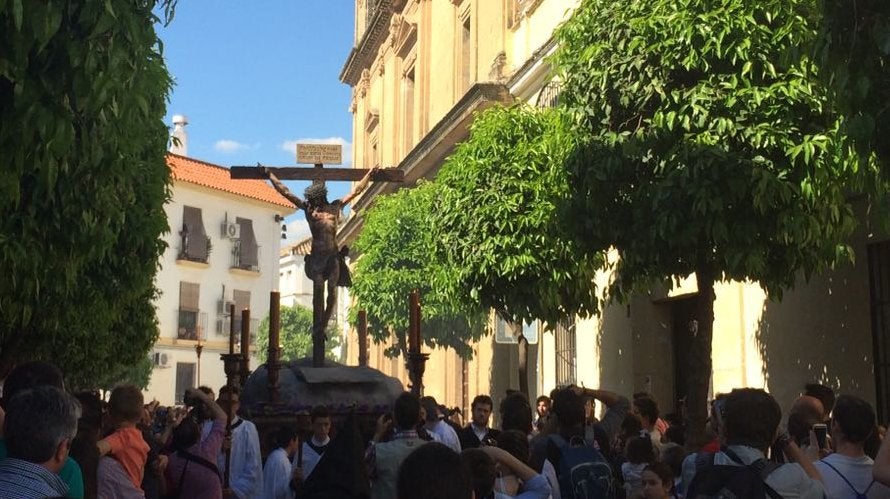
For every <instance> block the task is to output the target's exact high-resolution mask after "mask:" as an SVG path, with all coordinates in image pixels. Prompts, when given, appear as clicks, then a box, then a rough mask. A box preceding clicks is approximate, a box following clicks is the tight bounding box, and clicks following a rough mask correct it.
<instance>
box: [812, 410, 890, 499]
mask: <svg viewBox="0 0 890 499" xmlns="http://www.w3.org/2000/svg"><path fill="white" fill-rule="evenodd" d="M829 428H830V431H831V442H832V445H833V447H834V452H833V453H832V454H829V455H828V456H826V457H825V458H823V459H822V460H821V461H816V463H815V465H816V468H817V469H818V470H819V472H820V473H821V474H822V483H823V484H824V486H825V492H826V495H827V496H828V498H829V499H873V498H878V497H890V488H888V487H887V486H885V485H883V484H880V483H875V480H874V477H873V475H872V473H873V472H872V470H873V468H874V461H872V459H871V458H870V457H868V456H866V455H865V441H866V440H867V439H868V437H869V436H870V435H871V433H872V432H873V431H874V429H875V411H874V409H873V408H872V406H871V405H870V404H869V403H868V402H866V401H865V400H862V399H861V398H859V397H854V396H852V395H841V396H840V397H838V398H837V400H836V401H835V405H834V412H832V415H831V426H830V427H829Z"/></svg>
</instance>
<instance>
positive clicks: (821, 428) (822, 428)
mask: <svg viewBox="0 0 890 499" xmlns="http://www.w3.org/2000/svg"><path fill="white" fill-rule="evenodd" d="M813 433H815V434H816V443H818V444H819V448H820V449H824V448H825V446H826V440H827V439H828V425H826V424H825V423H816V424H814V425H813Z"/></svg>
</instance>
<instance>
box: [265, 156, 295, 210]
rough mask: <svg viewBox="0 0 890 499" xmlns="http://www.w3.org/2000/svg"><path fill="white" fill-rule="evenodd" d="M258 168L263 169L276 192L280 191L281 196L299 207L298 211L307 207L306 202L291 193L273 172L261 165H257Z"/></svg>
mask: <svg viewBox="0 0 890 499" xmlns="http://www.w3.org/2000/svg"><path fill="white" fill-rule="evenodd" d="M257 166H258V167H259V168H260V169H261V171H262V172H263V173H265V174H266V177H268V178H269V181H270V182H272V187H274V188H275V190H276V191H278V193H279V194H281V195H282V196H284V197H286V198H287V199H288V201H290V202H291V203H293V204H294V205H295V206H296V207H297V209H298V210H301V209H304V208H305V207H306V202H305V201H303V200H302V199H300V198H299V197H297V195H296V194H294V193H293V192H291V191H290V189H288V188H287V186H285V185H284V184H282V183H281V181H280V180H278V177H276V176H275V174H274V173H272V171H271V170H269V169H268V168H266V167H265V166H261V165H257Z"/></svg>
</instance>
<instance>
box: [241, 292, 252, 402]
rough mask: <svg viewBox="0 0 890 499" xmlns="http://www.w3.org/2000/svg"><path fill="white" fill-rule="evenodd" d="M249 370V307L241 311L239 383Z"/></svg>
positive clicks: (242, 382)
mask: <svg viewBox="0 0 890 499" xmlns="http://www.w3.org/2000/svg"><path fill="white" fill-rule="evenodd" d="M249 372H250V309H249V308H245V309H244V310H242V311H241V384H242V385H243V384H244V383H245V382H246V381H247V373H249Z"/></svg>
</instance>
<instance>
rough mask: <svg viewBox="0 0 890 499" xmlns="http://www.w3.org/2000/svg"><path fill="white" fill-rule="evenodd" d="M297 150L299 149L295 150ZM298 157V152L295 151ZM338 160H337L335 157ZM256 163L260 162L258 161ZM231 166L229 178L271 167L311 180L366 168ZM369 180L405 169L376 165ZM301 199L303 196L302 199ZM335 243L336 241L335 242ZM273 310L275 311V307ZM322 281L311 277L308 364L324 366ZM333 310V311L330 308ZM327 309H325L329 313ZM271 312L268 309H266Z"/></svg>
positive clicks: (396, 178)
mask: <svg viewBox="0 0 890 499" xmlns="http://www.w3.org/2000/svg"><path fill="white" fill-rule="evenodd" d="M298 151H299V150H298ZM298 157H299V152H298ZM334 162H335V163H339V160H335V161H334ZM257 166H260V165H259V164H258V165H257ZM257 166H233V167H231V168H230V169H229V175H230V177H231V178H232V179H262V180H265V179H267V178H268V177H267V176H266V173H265V172H266V171H271V172H272V173H273V174H275V176H276V177H277V178H278V179H279V180H312V181H313V183H323V182H326V181H329V180H332V181H353V182H355V181H359V180H362V179H363V178H364V177H365V175H367V173H368V172H369V171H370V170H369V169H363V168H324V164H322V163H316V164H315V166H314V167H312V168H307V167H290V166H265V167H264V168H258V167H257ZM370 180H371V181H377V182H381V181H382V182H403V181H404V180H405V172H404V171H402V170H400V169H398V168H384V169H379V170H377V171H376V172H374V174H372V175H371V178H370ZM304 201H305V200H304ZM338 246H339V244H338ZM276 312H277V311H276ZM324 312H325V283H324V281H321V280H318V279H313V281H312V318H313V326H312V366H313V367H323V366H324V353H325V348H324V344H325V333H324V331H325V328H326V326H327V324H325V323H324V322H325V321H324ZM331 312H333V311H331ZM331 312H329V313H331ZM270 313H271V311H270Z"/></svg>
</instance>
